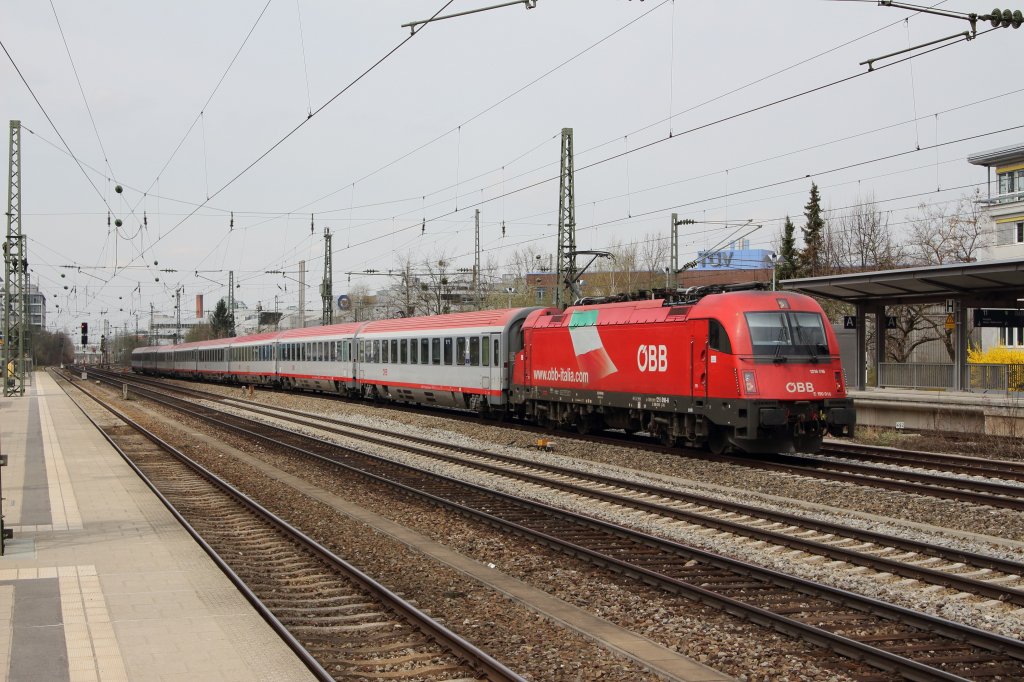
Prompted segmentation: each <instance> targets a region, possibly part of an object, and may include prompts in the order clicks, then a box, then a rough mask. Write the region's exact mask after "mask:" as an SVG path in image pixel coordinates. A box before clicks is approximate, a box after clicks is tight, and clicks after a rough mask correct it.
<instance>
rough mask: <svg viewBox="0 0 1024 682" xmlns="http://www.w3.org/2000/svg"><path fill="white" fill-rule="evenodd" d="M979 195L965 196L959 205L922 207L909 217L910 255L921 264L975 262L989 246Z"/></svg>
mask: <svg viewBox="0 0 1024 682" xmlns="http://www.w3.org/2000/svg"><path fill="white" fill-rule="evenodd" d="M977 199H978V195H977V193H975V194H974V195H968V194H965V195H962V196H961V197H960V198H959V199H958V200H957V201H956V203H955V204H952V205H950V204H940V205H937V206H926V205H924V204H921V205H920V206H918V209H917V213H916V214H914V215H911V216H908V217H907V220H908V221H909V222H910V226H911V227H910V237H909V239H908V240H907V247H908V249H909V252H910V253H909V255H910V257H911V258H912V259H913V260H914V261H915V262H917V263H919V264H921V265H942V264H945V263H971V262H973V261H975V260H977V257H978V251H979V250H980V249H981V248H983V247H984V246H985V240H984V237H983V235H982V232H981V230H982V224H981V220H980V218H981V212H980V210H979V207H978V203H977Z"/></svg>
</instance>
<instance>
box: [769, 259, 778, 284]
mask: <svg viewBox="0 0 1024 682" xmlns="http://www.w3.org/2000/svg"><path fill="white" fill-rule="evenodd" d="M768 260H770V261H771V262H772V291H775V263H776V262H777V261H778V260H779V254H777V253H775V252H774V251H772V252H771V253H769V254H768Z"/></svg>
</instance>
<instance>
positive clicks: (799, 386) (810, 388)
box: [786, 381, 814, 393]
mask: <svg viewBox="0 0 1024 682" xmlns="http://www.w3.org/2000/svg"><path fill="white" fill-rule="evenodd" d="M786 390H787V391H788V392H790V393H814V384H812V383H811V382H810V381H790V382H789V383H788V384H786Z"/></svg>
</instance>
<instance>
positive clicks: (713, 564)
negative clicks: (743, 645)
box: [137, 389, 1024, 679]
mask: <svg viewBox="0 0 1024 682" xmlns="http://www.w3.org/2000/svg"><path fill="white" fill-rule="evenodd" d="M137 390H138V391H140V392H143V393H145V392H146V391H147V389H137ZM154 398H155V399H157V400H159V401H160V402H163V403H164V404H165V405H168V406H173V407H174V409H178V410H182V411H185V412H187V413H188V414H189V415H191V416H192V417H194V418H197V419H203V420H205V421H208V422H209V423H211V424H214V425H216V426H217V427H219V428H225V429H228V430H231V431H234V432H235V433H238V434H241V435H245V436H246V437H249V438H253V439H256V440H258V441H260V442H261V443H262V444H263V445H264V446H265V447H268V446H269V447H271V448H273V449H274V451H275V452H278V453H284V452H291V453H294V454H299V455H302V456H307V457H315V458H317V459H318V460H320V461H322V462H325V463H330V464H332V465H334V466H336V467H340V468H342V469H344V470H345V471H346V472H349V473H352V474H357V475H360V476H363V477H364V478H366V479H368V480H371V481H374V482H376V483H380V484H384V485H387V486H390V487H393V488H396V489H398V490H400V491H402V492H404V493H407V494H410V495H414V496H417V497H419V498H421V499H425V500H427V501H429V502H430V503H433V504H439V505H443V506H446V507H449V508H451V509H455V510H457V511H459V512H460V513H462V514H464V515H466V516H469V517H471V518H475V519H477V520H479V521H482V522H484V523H487V524H489V525H492V526H494V527H497V528H500V529H502V530H507V531H511V532H514V533H517V534H520V535H522V536H524V537H527V538H529V539H530V540H532V541H534V542H537V543H541V544H544V545H546V546H549V547H552V548H554V549H557V550H559V551H562V552H566V553H568V554H570V555H573V556H576V557H579V558H583V559H586V560H589V561H591V562H592V563H595V564H597V565H599V566H603V567H605V568H608V569H610V570H613V571H616V572H619V573H622V574H623V575H625V576H628V577H630V578H633V579H636V580H639V581H642V582H644V583H647V584H649V585H654V586H657V587H660V588H662V589H665V590H668V591H671V592H674V593H680V594H684V595H686V596H688V597H690V598H692V599H697V600H699V601H701V602H703V603H705V604H709V605H713V606H716V607H718V608H721V609H724V610H725V611H727V612H729V613H732V614H734V615H739V616H741V617H743V618H747V619H750V620H752V621H753V622H756V623H759V624H761V625H765V626H768V627H772V628H774V629H776V630H778V631H781V632H785V633H787V634H790V635H794V636H798V637H801V638H803V639H805V640H807V641H810V642H813V643H815V644H818V645H821V646H825V647H827V648H829V649H831V650H833V651H836V652H838V653H840V654H842V655H845V656H849V657H851V658H855V659H857V660H861V661H865V662H867V663H869V664H870V665H873V666H876V667H878V668H880V669H883V670H890V671H895V672H898V673H899V674H901V675H904V676H905V677H908V678H910V679H963V678H965V677H966V678H972V679H999V678H1002V679H1014V678H1017V677H1021V676H1024V644H1022V643H1021V642H1018V641H1016V640H1012V639H1009V638H1005V637H1000V636H998V635H993V634H991V633H987V632H984V631H980V630H977V629H975V628H971V627H967V626H963V625H960V624H956V623H952V622H950V621H946V620H943V619H939V618H935V617H932V616H928V615H925V614H920V613H917V612H914V611H910V610H908V609H903V608H900V607H896V606H892V605H889V604H885V603H883V602H880V601H877V600H874V599H870V598H866V597H862V596H859V595H855V594H852V593H849V592H844V591H842V590H837V589H835V588H831V587H828V586H824V585H819V584H816V583H813V582H810V581H806V580H802V579H799V578H794V577H792V576H788V575H785V574H782V573H779V572H775V571H770V570H767V569H763V568H759V567H756V566H752V565H750V564H745V563H743V562H738V561H734V560H731V559H728V558H725V557H721V556H718V555H714V554H711V553H708V552H704V551H701V550H698V549H695V548H692V547H686V546H683V545H680V544H678V543H674V542H671V541H667V540H664V539H661V538H657V537H653V536H651V535H648V534H644V533H639V532H637V531H634V530H631V529H628V528H624V527H621V526H617V525H615V524H611V523H607V522H604V521H600V520H597V519H593V518H589V517H586V516H581V515H578V514H574V513H572V512H568V511H566V510H562V509H557V508H555V507H551V506H549V505H545V504H542V503H538V502H533V501H530V500H526V499H522V498H519V497H516V496H512V495H506V494H502V493H498V492H495V491H493V490H490V489H485V488H483V487H481V486H477V485H472V484H468V483H466V482H463V481H458V480H454V479H452V478H450V477H447V476H442V475H438V474H433V473H430V472H427V471H423V470H421V469H417V468H415V467H410V466H406V465H402V464H398V463H396V462H393V461H390V460H386V459H382V458H380V457H376V456H374V455H371V454H369V453H365V452H359V451H356V450H355V449H354V448H343V447H341V446H339V445H337V444H333V443H329V442H326V441H322V440H319V439H316V438H312V437H310V436H304V435H301V434H296V433H293V432H291V431H287V430H284V429H280V428H277V427H272V426H270V425H268V424H265V423H262V422H254V421H252V420H249V419H244V418H242V417H238V416H236V415H231V414H227V413H224V412H218V411H216V410H213V409H212V408H209V407H206V406H201V405H196V404H195V402H194V400H192V401H189V400H181V399H177V398H168V397H162V398H160V397H158V396H154Z"/></svg>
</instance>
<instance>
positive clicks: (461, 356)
mask: <svg viewBox="0 0 1024 682" xmlns="http://www.w3.org/2000/svg"><path fill="white" fill-rule="evenodd" d="M447 358H448V354H447V353H445V362H444V364H446V365H449V364H451V363H450V362H448V360H447ZM468 360H469V358H468V357H467V356H466V339H465V338H464V337H462V336H460V337H458V338H457V339H455V364H456V365H468V364H469V362H468Z"/></svg>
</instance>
